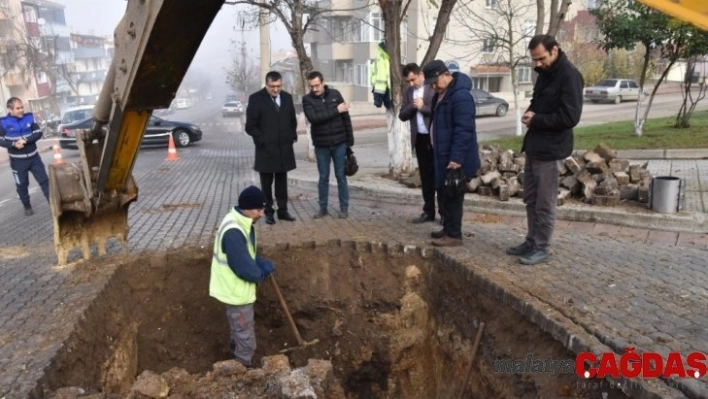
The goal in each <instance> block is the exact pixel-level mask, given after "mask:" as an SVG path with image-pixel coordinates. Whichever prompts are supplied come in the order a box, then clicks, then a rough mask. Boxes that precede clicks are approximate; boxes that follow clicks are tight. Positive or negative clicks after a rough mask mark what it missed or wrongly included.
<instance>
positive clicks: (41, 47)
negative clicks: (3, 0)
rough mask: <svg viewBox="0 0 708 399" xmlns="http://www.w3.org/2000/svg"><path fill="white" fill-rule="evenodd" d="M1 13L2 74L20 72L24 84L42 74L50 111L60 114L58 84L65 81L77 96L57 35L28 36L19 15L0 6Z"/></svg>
mask: <svg viewBox="0 0 708 399" xmlns="http://www.w3.org/2000/svg"><path fill="white" fill-rule="evenodd" d="M0 14H2V18H1V19H4V20H5V21H6V23H5V24H4V26H3V31H2V32H1V33H2V36H3V37H4V40H3V46H2V47H1V49H2V54H1V57H0V58H2V62H3V70H4V73H6V74H7V73H19V74H20V75H21V76H22V78H23V80H24V81H32V80H35V79H36V75H37V74H39V73H43V74H45V75H46V77H47V79H48V81H49V89H50V99H51V100H50V101H51V107H52V110H51V111H52V112H53V113H55V114H56V115H59V113H60V110H59V105H58V104H57V100H56V94H57V93H56V90H57V83H58V82H59V81H61V80H63V81H65V82H66V83H67V84H68V85H69V88H70V89H71V91H72V93H74V94H76V95H78V89H77V84H76V82H75V80H74V78H73V76H72V75H71V71H70V70H69V68H68V67H67V64H66V61H67V60H62V59H61V57H60V48H59V40H58V39H59V35H55V34H51V35H47V34H45V35H43V36H37V37H28V35H27V32H26V31H25V27H24V24H22V23H21V22H20V21H21V15H15V14H14V12H13V11H12V10H11V9H10V8H9V7H0Z"/></svg>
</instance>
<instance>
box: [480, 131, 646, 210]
mask: <svg viewBox="0 0 708 399" xmlns="http://www.w3.org/2000/svg"><path fill="white" fill-rule="evenodd" d="M480 159H481V161H482V166H481V167H480V169H479V171H478V172H477V176H475V177H474V178H472V179H471V180H470V181H469V182H468V183H467V190H468V191H469V192H473V193H478V194H479V195H482V196H494V195H496V196H498V197H499V200H500V201H508V200H509V198H511V197H515V196H519V197H521V196H523V175H524V172H523V165H524V164H525V162H526V157H525V155H524V154H515V153H514V152H513V151H511V150H507V151H504V150H502V149H501V147H499V146H498V145H487V146H483V147H482V148H481V149H480ZM646 167H647V165H646V164H644V165H630V164H629V161H628V160H624V159H617V155H616V153H615V151H614V150H613V149H612V148H610V147H609V146H607V145H606V144H604V143H601V144H599V145H598V146H597V147H595V148H594V149H593V150H590V151H586V152H584V153H583V154H582V155H572V156H570V157H568V158H566V159H565V160H563V161H562V162H559V163H558V174H559V183H560V184H559V193H558V205H563V204H564V203H565V202H566V201H567V200H568V199H569V198H573V197H574V198H578V199H580V200H582V201H584V202H587V203H591V204H593V205H598V206H615V205H617V204H619V202H620V201H639V202H642V203H647V202H648V200H649V185H650V183H651V173H650V172H649V171H648V170H647V169H646Z"/></svg>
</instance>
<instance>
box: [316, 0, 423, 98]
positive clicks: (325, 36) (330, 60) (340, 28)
mask: <svg viewBox="0 0 708 399" xmlns="http://www.w3.org/2000/svg"><path fill="white" fill-rule="evenodd" d="M414 1H415V0H414ZM368 4H369V3H368V2H367V1H364V0H326V1H323V2H322V3H321V6H322V7H327V8H331V9H332V10H341V11H336V12H335V13H334V15H331V16H327V17H322V18H320V20H318V21H313V23H312V29H310V30H308V32H307V33H306V35H305V43H306V44H308V45H309V47H310V57H311V58H312V63H313V67H314V69H315V70H318V71H320V72H322V74H323V75H324V78H325V81H327V84H329V85H330V86H334V87H336V88H337V90H339V91H340V92H341V93H342V95H343V96H344V98H346V99H348V101H371V102H373V95H372V93H371V86H370V84H369V64H370V62H371V61H372V60H373V59H375V58H376V51H377V50H376V47H377V46H378V44H379V42H381V41H382V40H383V37H384V35H383V28H384V25H383V19H382V17H381V10H379V8H378V7H377V6H367V5H368ZM402 31H404V30H403V29H402Z"/></svg>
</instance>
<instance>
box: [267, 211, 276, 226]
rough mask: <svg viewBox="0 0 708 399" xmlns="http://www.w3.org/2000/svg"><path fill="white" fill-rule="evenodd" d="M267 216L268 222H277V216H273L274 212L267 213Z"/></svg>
mask: <svg viewBox="0 0 708 399" xmlns="http://www.w3.org/2000/svg"><path fill="white" fill-rule="evenodd" d="M265 217H266V224H275V216H273V214H272V213H269V214H267V215H265Z"/></svg>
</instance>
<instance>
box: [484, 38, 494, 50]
mask: <svg viewBox="0 0 708 399" xmlns="http://www.w3.org/2000/svg"><path fill="white" fill-rule="evenodd" d="M482 52H483V53H493V52H494V38H492V37H488V38H486V39H484V43H483V44H482Z"/></svg>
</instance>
